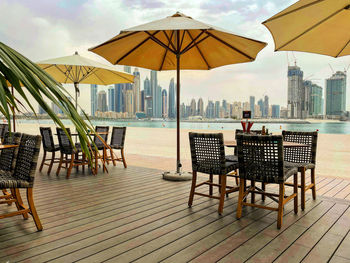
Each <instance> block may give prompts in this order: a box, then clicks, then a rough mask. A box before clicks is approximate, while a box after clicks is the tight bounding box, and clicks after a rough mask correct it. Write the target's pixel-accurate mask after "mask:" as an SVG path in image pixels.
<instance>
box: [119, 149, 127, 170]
mask: <svg viewBox="0 0 350 263" xmlns="http://www.w3.org/2000/svg"><path fill="white" fill-rule="evenodd" d="M120 152H121V154H122V160H123V164H124V168H127V167H128V166H127V165H126V161H125V156H124V149H121V151H120Z"/></svg>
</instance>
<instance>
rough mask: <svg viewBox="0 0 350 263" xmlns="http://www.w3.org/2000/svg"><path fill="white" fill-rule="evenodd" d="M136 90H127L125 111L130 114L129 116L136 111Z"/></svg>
mask: <svg viewBox="0 0 350 263" xmlns="http://www.w3.org/2000/svg"><path fill="white" fill-rule="evenodd" d="M134 108H135V107H134V92H133V90H126V91H125V112H126V113H127V114H128V117H133V116H134V115H135V111H134Z"/></svg>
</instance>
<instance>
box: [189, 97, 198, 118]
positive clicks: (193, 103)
mask: <svg viewBox="0 0 350 263" xmlns="http://www.w3.org/2000/svg"><path fill="white" fill-rule="evenodd" d="M195 115H197V110H196V100H195V99H192V100H191V111H190V116H195Z"/></svg>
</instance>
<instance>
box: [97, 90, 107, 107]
mask: <svg viewBox="0 0 350 263" xmlns="http://www.w3.org/2000/svg"><path fill="white" fill-rule="evenodd" d="M97 110H98V111H100V112H106V111H107V94H106V92H105V91H104V90H101V91H99V92H98V98H97Z"/></svg>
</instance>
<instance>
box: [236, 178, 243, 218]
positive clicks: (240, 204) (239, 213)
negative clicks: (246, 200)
mask: <svg viewBox="0 0 350 263" xmlns="http://www.w3.org/2000/svg"><path fill="white" fill-rule="evenodd" d="M244 181H245V180H243V179H240V180H239V193H238V202H237V211H236V218H237V219H240V218H241V217H242V207H243V194H244Z"/></svg>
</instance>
